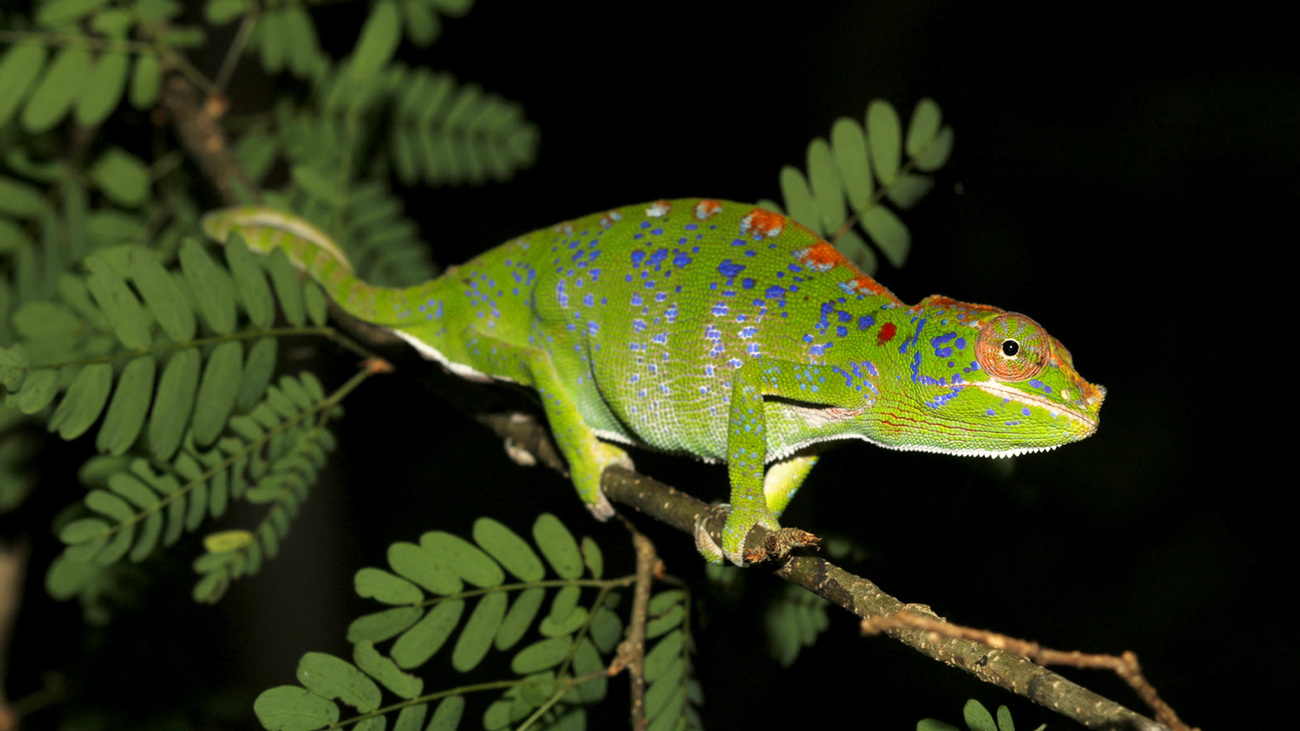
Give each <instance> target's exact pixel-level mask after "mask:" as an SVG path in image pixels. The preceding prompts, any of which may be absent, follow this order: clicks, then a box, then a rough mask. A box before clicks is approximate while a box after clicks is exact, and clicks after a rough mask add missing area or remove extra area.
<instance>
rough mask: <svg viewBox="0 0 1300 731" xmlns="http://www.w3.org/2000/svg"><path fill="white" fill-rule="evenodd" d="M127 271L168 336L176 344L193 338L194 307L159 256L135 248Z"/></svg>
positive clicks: (143, 249)
mask: <svg viewBox="0 0 1300 731" xmlns="http://www.w3.org/2000/svg"><path fill="white" fill-rule="evenodd" d="M127 269H128V272H127V273H128V274H129V275H130V277H131V281H133V282H134V283H135V288H136V290H137V291H138V292H139V293H140V297H141V298H142V299H143V300H144V304H145V305H146V306H147V307H148V308H149V311H150V312H152V313H153V316H154V319H156V320H157V321H158V325H159V326H160V327H162V330H163V332H164V333H166V334H167V337H169V338H171V339H172V341H173V342H177V343H185V342H189V341H190V340H192V339H194V327H195V320H194V308H192V307H191V306H190V302H189V299H188V298H186V297H185V293H184V292H183V291H181V288H180V286H179V285H177V283H176V280H175V278H173V277H172V275H170V274H168V273H167V270H166V269H164V268H163V266H162V264H160V263H158V257H157V256H156V255H155V254H154V253H153V252H152V251H150V250H149V249H145V248H143V247H140V248H134V249H132V250H131V254H130V258H129V264H128V265H127Z"/></svg>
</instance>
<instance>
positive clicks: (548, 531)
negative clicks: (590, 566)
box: [533, 513, 582, 579]
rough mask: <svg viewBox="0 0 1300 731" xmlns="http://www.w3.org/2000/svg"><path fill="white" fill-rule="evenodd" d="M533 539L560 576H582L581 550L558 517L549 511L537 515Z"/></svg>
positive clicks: (573, 577)
mask: <svg viewBox="0 0 1300 731" xmlns="http://www.w3.org/2000/svg"><path fill="white" fill-rule="evenodd" d="M533 541H534V542H536V543H537V547H538V548H540V549H541V550H542V555H543V556H545V557H546V560H547V562H548V563H550V564H551V568H552V569H554V570H555V573H556V574H559V576H560V578H563V579H576V578H578V577H580V576H582V552H581V551H579V550H578V543H577V541H575V540H573V534H572V533H570V532H569V529H568V528H566V527H564V524H563V523H561V522H560V519H559V518H557V517H555V516H554V515H552V514H550V513H542V514H541V515H539V516H537V520H536V521H535V522H534V523H533Z"/></svg>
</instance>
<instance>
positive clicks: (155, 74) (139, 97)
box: [131, 53, 162, 109]
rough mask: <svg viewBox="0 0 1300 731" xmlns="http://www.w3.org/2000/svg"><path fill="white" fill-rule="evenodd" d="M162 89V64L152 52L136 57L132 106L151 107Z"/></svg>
mask: <svg viewBox="0 0 1300 731" xmlns="http://www.w3.org/2000/svg"><path fill="white" fill-rule="evenodd" d="M161 90H162V66H161V65H160V64H159V63H158V57H157V56H155V55H154V54H152V53H142V54H140V55H139V56H137V57H136V59H135V69H133V70H132V72H131V106H133V107H135V108H136V109H149V108H150V107H152V106H153V105H154V103H155V102H157V101H158V92H159V91H161Z"/></svg>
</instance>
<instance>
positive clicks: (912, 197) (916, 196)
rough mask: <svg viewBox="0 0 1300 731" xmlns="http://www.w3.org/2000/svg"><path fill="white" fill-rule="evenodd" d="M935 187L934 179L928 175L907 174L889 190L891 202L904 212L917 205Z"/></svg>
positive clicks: (900, 177)
mask: <svg viewBox="0 0 1300 731" xmlns="http://www.w3.org/2000/svg"><path fill="white" fill-rule="evenodd" d="M933 187H934V178H931V177H930V176H928V175H916V174H914V173H906V174H904V175H901V176H899V178H898V180H895V181H894V184H893V185H892V186H890V188H889V193H888V196H889V200H891V201H893V203H894V205H896V206H898V207H899V208H902V209H904V210H906V209H908V208H911V207H912V206H914V205H916V204H917V202H918V201H920V200H921V199H922V198H924V197H925V195H926V193H929V192H930V189H931V188H933Z"/></svg>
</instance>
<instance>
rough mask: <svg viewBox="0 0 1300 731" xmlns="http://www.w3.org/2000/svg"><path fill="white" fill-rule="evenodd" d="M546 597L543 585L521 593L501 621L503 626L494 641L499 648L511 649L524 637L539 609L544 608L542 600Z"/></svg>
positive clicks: (502, 649)
mask: <svg viewBox="0 0 1300 731" xmlns="http://www.w3.org/2000/svg"><path fill="white" fill-rule="evenodd" d="M545 598H546V590H545V589H542V588H541V587H532V588H529V589H524V590H523V591H522V592H520V593H519V596H518V597H516V598H515V602H514V604H511V605H510V611H508V612H506V616H505V618H504V619H503V620H502V621H501V627H500V628H499V629H498V630H497V636H496V639H495V641H494V646H495V647H496V648H497V650H501V651H504V650H509V649H510V648H511V647H514V646H515V643H516V642H518V641H519V640H521V639H523V636H524V633H526V632H527V631H528V628H529V627H531V626H532V624H533V620H534V619H535V618H536V617H537V610H539V609H541V608H542V600H543V599H545Z"/></svg>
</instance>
